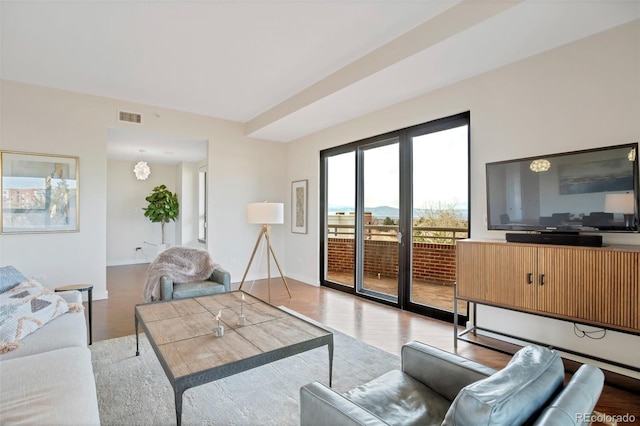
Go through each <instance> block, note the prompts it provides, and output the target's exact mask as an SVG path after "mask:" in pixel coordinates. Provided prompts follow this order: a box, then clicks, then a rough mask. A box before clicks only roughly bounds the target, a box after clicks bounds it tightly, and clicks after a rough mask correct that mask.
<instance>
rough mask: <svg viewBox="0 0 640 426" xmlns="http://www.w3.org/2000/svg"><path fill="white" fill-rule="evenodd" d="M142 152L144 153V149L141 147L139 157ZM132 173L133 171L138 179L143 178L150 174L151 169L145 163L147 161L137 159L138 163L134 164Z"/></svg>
mask: <svg viewBox="0 0 640 426" xmlns="http://www.w3.org/2000/svg"><path fill="white" fill-rule="evenodd" d="M143 154H144V149H141V150H140V157H142V155H143ZM133 173H135V175H136V178H138V180H145V179H147V178H148V177H149V175H150V174H151V169H150V168H149V165H148V164H147V162H146V161H143V160H142V159H141V160H140V161H138V164H136V165H135V167H134V168H133Z"/></svg>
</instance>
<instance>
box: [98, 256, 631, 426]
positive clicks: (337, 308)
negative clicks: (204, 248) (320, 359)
mask: <svg viewBox="0 0 640 426" xmlns="http://www.w3.org/2000/svg"><path fill="white" fill-rule="evenodd" d="M147 266H148V265H146V264H138V265H128V266H112V267H108V268H107V290H108V291H109V299H108V300H99V301H94V302H93V341H94V342H96V341H99V340H104V339H111V338H115V337H121V336H126V335H129V334H133V333H134V331H135V328H134V314H133V311H134V306H135V305H136V304H137V303H142V302H143V298H142V288H143V285H144V281H145V277H146V270H147ZM287 282H288V283H289V287H290V289H291V293H292V297H291V298H289V296H288V295H287V292H286V290H285V287H284V285H283V283H282V280H281V279H280V278H277V279H272V281H271V303H272V304H274V305H276V306H279V305H283V306H287V307H289V308H291V309H293V310H295V311H297V312H299V313H301V314H303V315H306V316H308V317H310V318H312V319H314V320H316V321H320V322H322V323H324V324H326V325H328V326H329V327H332V328H334V329H336V330H338V331H340V332H342V333H345V334H347V335H349V336H352V337H355V338H357V339H360V340H362V341H364V342H366V343H368V344H370V345H373V346H376V347H378V348H380V349H382V350H385V351H387V352H389V353H392V354H395V355H398V356H399V355H400V348H401V347H402V345H403V344H404V343H406V342H409V341H411V340H418V341H421V342H424V343H427V344H430V345H432V346H436V347H439V348H441V349H444V350H446V351H449V352H455V353H457V354H459V355H461V356H464V357H466V358H470V359H473V360H476V361H478V362H481V363H483V364H485V365H488V366H490V367H493V368H496V369H499V368H502V367H504V365H505V364H506V363H507V362H508V360H509V358H510V356H508V355H505V354H503V353H501V352H498V351H494V350H490V349H486V348H483V347H480V346H478V345H473V344H470V343H466V342H459V343H458V348H457V350H454V347H453V326H452V324H449V323H446V322H442V321H438V320H433V319H430V318H427V317H424V316H421V315H417V314H413V313H410V312H406V311H401V310H399V309H395V308H392V307H389V306H386V305H383V304H380V303H376V302H372V301H369V300H365V299H363V298H360V297H355V296H352V295H350V294H346V293H343V292H340V291H337V290H332V289H328V288H324V287H314V286H310V285H306V284H303V283H300V282H297V281H295V280H291V279H287ZM232 288H233V289H237V288H238V283H236V284H233V285H232ZM243 290H244V291H247V292H248V293H251V294H253V295H254V296H256V297H259V298H262V299H264V300H267V299H268V288H267V283H266V280H261V281H256V282H255V283H253V282H246V283H245V284H244V287H243ZM629 349H631V348H629ZM636 382H637V381H636ZM636 382H634V385H637V383H636ZM636 390H637V388H636ZM596 410H597V411H599V412H602V413H606V414H610V415H624V414H627V413H629V414H630V415H633V416H635V418H636V421H637V422H638V423H639V424H640V395H638V393H637V391H632V390H628V389H622V388H619V387H617V386H610V385H605V389H604V391H603V394H602V396H601V397H600V400H599V401H598V405H597V406H596Z"/></svg>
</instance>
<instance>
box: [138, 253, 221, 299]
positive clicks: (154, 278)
mask: <svg viewBox="0 0 640 426" xmlns="http://www.w3.org/2000/svg"><path fill="white" fill-rule="evenodd" d="M216 266H217V264H215V263H213V261H212V260H211V256H209V252H208V251H206V250H200V249H194V248H188V247H171V248H168V249H166V250H165V251H163V252H161V253H160V254H159V255H158V256H157V257H156V258H155V259H154V261H153V262H151V264H150V265H149V269H148V270H147V282H146V284H145V286H144V292H143V295H144V298H145V300H146V301H148V302H150V301H153V300H158V299H160V277H162V276H163V275H166V276H167V277H169V278H171V279H172V280H173V282H174V283H186V282H191V281H203V280H206V279H207V278H209V277H210V276H211V274H212V273H213V270H214V269H215V267H216Z"/></svg>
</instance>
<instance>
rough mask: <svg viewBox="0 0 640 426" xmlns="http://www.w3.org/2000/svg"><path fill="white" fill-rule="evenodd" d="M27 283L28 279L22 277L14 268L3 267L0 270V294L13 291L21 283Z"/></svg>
mask: <svg viewBox="0 0 640 426" xmlns="http://www.w3.org/2000/svg"><path fill="white" fill-rule="evenodd" d="M25 281H27V277H25V276H24V275H22V274H21V273H20V271H18V270H17V269H16V268H14V267H13V266H11V265H9V266H3V267H1V268H0V293H4V292H5V291H7V290H11V289H12V288H14V287H15V286H17V285H18V284H20V283H23V282H25Z"/></svg>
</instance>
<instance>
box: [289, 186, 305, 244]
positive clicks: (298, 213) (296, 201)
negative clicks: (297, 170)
mask: <svg viewBox="0 0 640 426" xmlns="http://www.w3.org/2000/svg"><path fill="white" fill-rule="evenodd" d="M291 232H294V233H296V234H306V233H307V180H297V181H294V182H292V183H291Z"/></svg>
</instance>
